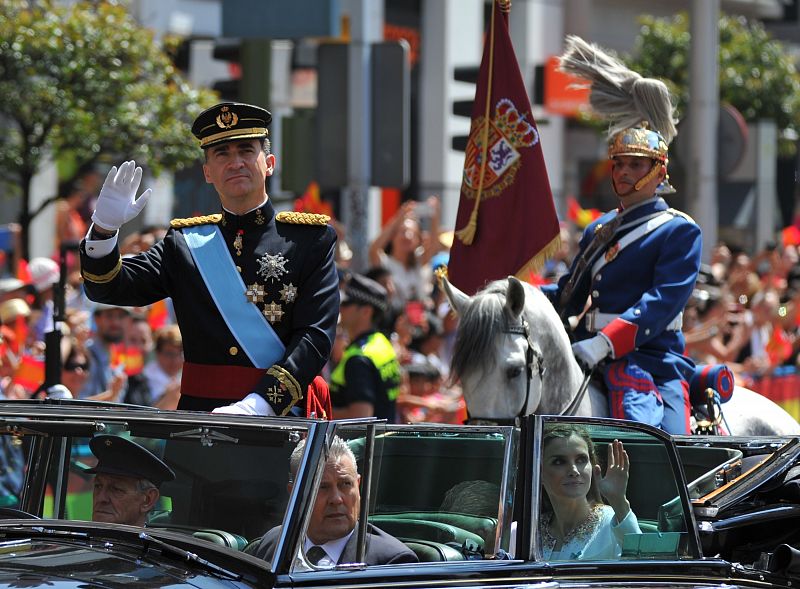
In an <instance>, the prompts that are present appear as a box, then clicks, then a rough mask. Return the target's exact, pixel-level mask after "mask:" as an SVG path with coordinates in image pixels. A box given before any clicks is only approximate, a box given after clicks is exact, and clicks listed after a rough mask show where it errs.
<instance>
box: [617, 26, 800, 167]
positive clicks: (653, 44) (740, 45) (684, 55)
mask: <svg viewBox="0 0 800 589" xmlns="http://www.w3.org/2000/svg"><path fill="white" fill-rule="evenodd" d="M641 23H642V28H641V30H640V32H639V36H638V37H637V40H636V45H635V48H634V57H630V58H628V59H627V60H626V62H627V64H628V66H629V67H631V68H632V69H634V70H635V71H637V72H639V73H640V74H642V75H643V76H648V77H656V78H660V79H662V80H663V81H664V82H665V83H666V84H667V85H668V86H669V87H670V90H671V91H672V92H673V94H674V95H675V97H676V98H677V108H678V116H679V117H680V116H681V113H683V114H685V113H686V110H687V107H688V104H689V76H690V72H689V65H690V64H689V48H690V43H691V35H690V33H689V18H688V16H687V15H686V13H679V14H676V15H674V16H672V17H669V18H655V17H653V16H645V17H642V18H641ZM718 30H719V90H720V100H722V101H723V102H727V103H729V104H731V105H732V106H734V107H736V108H737V109H738V110H739V111H740V112H741V113H742V115H743V116H744V118H745V120H747V121H757V120H759V119H771V120H773V121H775V123H776V125H777V127H778V129H779V130H780V131H781V141H780V151H781V152H782V153H783V154H791V153H793V152H794V151H795V143H794V142H795V141H796V139H797V136H798V130H800V75H799V74H798V72H797V69H796V67H795V63H794V59H793V57H792V55H791V54H790V53H789V52H788V51H787V50H786V49H785V48H784V46H783V44H782V43H780V42H779V41H776V40H775V39H773V38H772V37H771V36H770V34H769V33H768V32H767V31H766V30H765V29H764V27H763V26H762V25H761V24H760V23H754V22H748V21H747V20H746V19H745V18H744V17H738V16H722V17H721V18H720V19H719V29H718Z"/></svg>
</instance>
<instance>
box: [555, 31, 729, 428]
mask: <svg viewBox="0 0 800 589" xmlns="http://www.w3.org/2000/svg"><path fill="white" fill-rule="evenodd" d="M561 69H562V70H564V71H565V72H568V73H570V74H573V75H576V76H578V77H581V78H583V79H585V80H587V81H588V82H589V84H590V86H591V95H590V104H591V106H592V108H593V110H594V111H595V112H596V113H597V114H598V115H600V116H601V117H603V118H605V119H606V120H608V122H609V146H608V157H609V158H610V159H611V161H612V172H611V177H612V185H613V189H614V192H615V194H616V195H617V197H618V199H619V207H618V208H616V209H615V210H613V211H610V212H608V213H606V214H604V215H602V216H601V217H599V218H598V219H596V220H595V221H594V222H593V223H591V224H590V225H589V226H588V227H587V228H586V230H585V231H584V234H583V236H582V238H581V240H580V244H579V252H578V255H577V256H576V257H575V260H574V261H573V264H572V267H571V268H570V271H569V272H568V273H567V274H566V275H565V276H563V277H562V279H561V280H560V281H559V282H558V284H553V285H545V286H543V287H542V291H543V292H544V293H545V294H546V295H547V297H548V298H549V299H550V301H551V302H552V303H553V305H554V306H555V307H556V309H557V310H558V312H559V314H560V316H561V318H562V320H564V321H565V323H569V324H570V325H571V326H573V332H572V338H573V341H574V343H573V346H572V348H573V352H574V354H575V357H576V359H577V360H578V362H579V363H580V364H581V366H582V367H583V368H584V369H585V370H586V371H594V370H598V371H599V374H600V375H601V376H602V380H603V381H604V384H605V386H606V389H607V391H608V401H609V413H610V415H611V416H612V417H617V418H622V419H630V420H635V421H641V422H645V423H649V424H651V425H654V426H657V427H661V428H662V429H664V430H666V431H668V432H670V433H673V434H687V433H690V416H691V401H690V383H691V382H692V381H693V378H694V376H695V365H694V363H693V362H692V360H690V359H689V358H688V357H686V356H685V355H684V349H685V341H684V338H683V334H682V332H681V326H682V323H683V308H684V307H685V305H686V303H687V301H688V300H689V297H690V296H691V294H692V290H693V288H694V286H695V282H696V279H697V275H698V271H699V268H700V256H701V249H702V238H701V230H700V227H699V226H698V225H697V224H696V223H695V222H694V221H693V220H692V219H691V218H690V217H689V216H688V215H686V214H685V213H682V212H680V211H677V210H675V209H672V208H670V207H669V205H668V204H667V203H666V201H665V200H664V198H663V197H662V195H665V194H670V193H673V192H675V190H674V189H673V188H672V186H671V185H670V183H669V176H668V174H667V164H668V146H669V144H670V142H671V141H672V139H673V138H674V137H675V135H676V133H677V129H676V127H675V121H674V120H673V111H674V109H673V105H672V102H671V100H670V95H669V91H668V89H667V87H666V85H665V84H664V83H663V82H662V81H660V80H656V79H653V78H644V77H642V76H641V75H639V74H637V73H636V72H633V71H631V70H630V69H628V68H627V67H626V66H625V65H624V64H622V63H621V62H620V61H618V60H617V59H615V58H614V57H612V56H610V55H609V54H607V53H606V52H604V51H603V50H602V49H600V48H599V47H597V46H596V45H592V44H589V43H586V42H585V41H583V40H582V39H580V38H578V37H574V36H570V37H568V38H567V48H566V51H565V52H564V54H563V55H562V56H561ZM727 374H728V375H729V374H730V373H729V372H728V373H727ZM720 382H722V381H720ZM726 382H727V381H726ZM732 390H733V382H732V378H730V380H729V383H728V386H727V388H724V390H722V391H719V392H720V393H722V394H725V395H727V396H729V395H730V393H731V392H732ZM700 396H701V398H703V400H704V401H705V397H704V389H703V390H701V394H700Z"/></svg>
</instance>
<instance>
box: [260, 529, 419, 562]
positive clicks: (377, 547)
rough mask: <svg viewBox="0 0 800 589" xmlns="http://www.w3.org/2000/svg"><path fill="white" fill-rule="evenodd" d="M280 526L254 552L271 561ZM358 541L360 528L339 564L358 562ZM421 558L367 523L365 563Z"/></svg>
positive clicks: (350, 541)
mask: <svg viewBox="0 0 800 589" xmlns="http://www.w3.org/2000/svg"><path fill="white" fill-rule="evenodd" d="M280 532H281V528H280V526H278V527H275V528H272V529H271V530H270V531H269V532H267V533H266V534H264V537H263V538H262V539H261V542H260V543H259V544H258V547H257V548H256V549H255V551H254V552H253V554H254V555H255V556H257V557H259V558H263V559H264V560H267V561H271V560H272V558H273V557H274V556H275V547H276V545H277V543H278V537H279V536H280ZM357 542H358V529H356V531H355V532H353V534H352V535H351V536H350V539H349V540H348V541H347V544H345V545H344V550H342V555H341V556H340V557H339V562H338V563H337V564H343V563H349V562H357V561H356V544H357ZM418 561H419V559H418V558H417V555H416V554H414V551H413V550H411V549H410V548H409V547H408V546H406V545H405V544H403V543H402V542H401V541H400V540H398V539H397V538H395V537H394V536H391V535H389V534H387V533H386V532H384V531H383V530H381V529H380V528H376V527H375V526H373V525H372V524H367V536H366V548H365V549H364V563H365V564H367V565H370V566H375V565H380V564H401V563H404V562H418Z"/></svg>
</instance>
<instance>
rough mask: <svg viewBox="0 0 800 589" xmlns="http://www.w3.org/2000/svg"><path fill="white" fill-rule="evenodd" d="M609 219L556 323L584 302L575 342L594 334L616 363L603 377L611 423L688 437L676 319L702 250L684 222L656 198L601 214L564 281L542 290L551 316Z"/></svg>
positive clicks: (693, 228)
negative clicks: (604, 237)
mask: <svg viewBox="0 0 800 589" xmlns="http://www.w3.org/2000/svg"><path fill="white" fill-rule="evenodd" d="M615 217H619V220H618V221H617V222H618V223H619V228H618V229H617V230H616V234H615V236H614V237H613V238H612V239H610V241H609V243H608V245H607V247H606V248H605V250H604V251H602V252H599V257H598V258H597V259H596V260H594V261H593V263H591V269H590V270H587V271H586V272H585V274H584V276H583V278H582V279H581V280H579V281H578V283H577V284H576V286H575V288H574V292H573V293H572V295H571V296H570V297H569V300H568V301H567V303H566V306H565V308H564V309H562V315H563V316H578V315H580V314H581V313H582V312H583V308H584V306H585V303H586V301H587V299H588V298H589V297H591V307H590V310H589V311H588V312H587V313H586V315H585V317H584V319H583V320H582V321H581V322H580V324H579V325H578V327H577V328H576V329H575V333H574V335H575V339H577V340H583V339H586V338H589V337H592V336H594V335H595V334H596V333H597V332H598V331H602V332H603V333H604V334H605V335H606V336H608V339H609V340H610V341H611V344H612V346H613V358H617V359H620V360H618V361H611V362H608V363H607V364H606V366H605V369H604V378H605V381H606V385H607V386H608V389H609V409H610V413H611V415H612V417H618V418H624V419H634V420H636V421H644V422H646V423H650V424H651V425H656V426H660V427H663V428H664V429H665V430H667V431H670V432H673V433H688V431H689V423H688V419H689V397H688V382H689V381H690V380H691V376H692V374H693V373H694V364H693V363H692V361H691V360H690V359H688V358H687V357H686V356H684V355H683V352H684V348H685V341H684V338H683V334H682V333H681V318H682V311H683V308H684V306H685V305H686V302H687V301H688V300H689V297H690V296H691V293H692V290H693V288H694V284H695V280H696V278H697V273H698V270H699V268H700V256H701V248H702V239H701V232H700V228H699V227H698V226H697V224H696V223H694V221H692V219H691V218H689V217H688V216H686V215H685V214H683V213H680V212H678V211H675V210H672V209H669V207H668V206H667V203H666V202H665V201H664V199H662V198H660V197H658V196H654V197H653V198H652V199H650V200H648V201H645V202H642V203H640V204H638V205H635V206H633V207H631V208H630V209H627V210H625V211H621V212H620V211H618V210H614V211H611V212H609V213H606V214H605V215H603V216H601V217H600V218H599V219H597V220H595V221H594V222H593V223H592V224H591V225H589V226H588V227H587V228H586V230H585V231H584V234H583V236H582V238H581V241H580V247H579V253H578V255H577V256H576V258H575V261H574V262H573V267H572V269H571V272H570V274H567V275H565V276H564V277H562V279H561V280H560V281H559V283H558V284H557V285H555V284H553V285H545V286H543V287H542V290H543V291H544V292H545V294H547V295H548V298H550V300H551V301H552V302H554V304H555V305H556V307H557V308H558V307H559V301H560V299H561V297H562V293H563V291H564V289H565V287H566V285H567V283H568V281H569V278H570V276H571V274H572V273H573V272H575V271H576V266H577V264H578V263H579V261H580V259H581V257H582V255H583V252H585V251H586V249H587V248H588V247H589V244H590V243H591V242H592V241H593V240H594V239H595V237H596V234H597V233H598V229H599V228H601V227H603V226H606V225H608V224H609V223H610V222H611V221H612V219H614V218H615ZM651 379H652V380H651ZM653 384H655V387H653V386H652V385H653Z"/></svg>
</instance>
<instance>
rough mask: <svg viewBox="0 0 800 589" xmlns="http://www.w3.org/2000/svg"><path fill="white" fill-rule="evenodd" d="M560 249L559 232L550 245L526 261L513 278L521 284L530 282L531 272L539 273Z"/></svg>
mask: <svg viewBox="0 0 800 589" xmlns="http://www.w3.org/2000/svg"><path fill="white" fill-rule="evenodd" d="M560 247H561V234H560V232H559V234H558V235H556V236H555V237H554V238H553V239H552V240H551V241H550V243H548V244H547V245H546V246H544V247H543V248H542V249H540V250H539V253H537V254H536V255H535V256H533V257H532V258H531V259H530V260H528V261H527V262H526V263H525V265H524V266H522V268H520V269H519V270H518V271H517V273H516V274H515V276H516V277H517V278H518V279H519V280H521V281H522V282H530V281H531V277H530V274H531V272H539V270H541V269H542V268H543V267H544V263H545V262H546V261H547V260H548V259H549V258H552V257H553V254H555V253H556V252H557V251H558V249H559V248H560Z"/></svg>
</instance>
